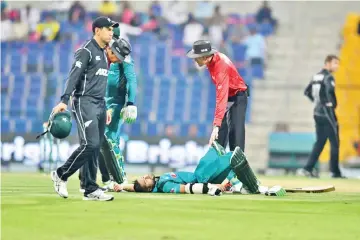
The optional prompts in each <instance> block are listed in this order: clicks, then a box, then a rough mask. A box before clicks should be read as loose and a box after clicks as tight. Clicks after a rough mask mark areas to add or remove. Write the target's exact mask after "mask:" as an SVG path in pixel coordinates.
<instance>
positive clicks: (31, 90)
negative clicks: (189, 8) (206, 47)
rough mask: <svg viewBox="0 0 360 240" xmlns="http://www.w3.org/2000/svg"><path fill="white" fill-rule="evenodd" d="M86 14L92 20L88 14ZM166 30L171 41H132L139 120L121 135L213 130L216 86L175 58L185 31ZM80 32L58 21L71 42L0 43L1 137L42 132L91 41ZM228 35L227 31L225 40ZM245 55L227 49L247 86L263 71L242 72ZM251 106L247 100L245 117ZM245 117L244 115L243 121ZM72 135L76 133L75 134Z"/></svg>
mask: <svg viewBox="0 0 360 240" xmlns="http://www.w3.org/2000/svg"><path fill="white" fill-rule="evenodd" d="M47 14H49V12H48V11H45V12H42V15H41V16H42V18H44V17H45V16H46V15H47ZM88 15H89V16H91V17H95V16H96V14H95V13H92V12H90V13H88ZM230 18H231V19H232V20H231V21H228V22H229V26H228V31H230V30H231V28H232V27H233V25H234V24H237V23H239V22H244V23H246V24H253V22H254V15H253V14H249V15H246V16H240V15H238V14H232V15H231V16H230ZM166 27H167V28H168V32H169V37H170V39H171V41H160V40H158V38H157V37H156V36H155V35H154V34H152V33H148V32H146V33H143V34H142V35H141V36H139V37H136V38H131V39H130V41H131V43H132V46H133V53H132V54H133V57H134V60H135V64H136V70H137V75H138V82H139V86H138V91H139V92H138V97H137V105H138V108H139V120H138V121H137V122H136V123H135V124H133V125H131V126H125V127H124V131H125V132H127V133H129V134H131V135H144V134H146V135H149V136H155V135H159V134H164V126H166V125H173V126H174V128H176V129H177V130H178V132H177V133H178V134H179V135H181V136H186V134H187V132H188V128H189V126H190V125H189V124H195V125H196V126H197V127H198V135H199V136H206V135H208V134H209V131H210V130H211V129H209V126H210V127H211V122H212V120H213V114H214V108H215V97H214V96H215V89H214V86H213V85H212V83H211V81H210V78H209V75H208V73H206V72H200V73H196V70H195V69H194V63H193V61H192V60H189V59H188V58H186V57H185V55H184V54H181V55H179V54H176V51H175V50H177V49H183V45H182V39H183V28H182V27H181V26H174V25H168V26H166ZM83 29H84V28H83V24H81V27H80V26H76V25H71V24H69V23H68V22H66V21H65V22H61V33H62V34H73V38H70V39H67V38H66V39H64V40H62V41H61V42H50V43H33V42H21V41H13V42H1V50H2V51H1V62H2V64H1V78H2V83H1V114H2V122H1V126H2V132H3V133H9V132H15V133H25V132H35V133H38V132H40V131H42V122H43V121H45V120H46V119H47V118H48V114H49V111H51V108H52V107H53V106H54V104H56V103H57V102H58V99H59V98H60V95H61V92H62V90H63V88H64V83H65V81H66V77H67V74H68V72H69V70H70V67H71V63H72V58H73V53H74V50H75V48H76V47H78V46H79V43H81V42H83V41H85V40H86V39H88V38H90V37H91V35H90V34H89V33H88V32H84V30H83ZM259 29H260V32H261V33H262V34H263V35H265V36H268V35H270V34H271V33H272V31H273V30H272V28H271V26H269V25H261V26H259ZM227 34H228V32H225V36H227ZM149 46H151V47H149ZM245 51H246V47H245V46H244V45H241V44H233V45H232V46H231V47H230V52H231V53H230V54H231V55H232V58H233V59H234V62H235V64H236V66H237V67H238V70H239V72H240V74H241V75H242V76H244V77H245V80H246V82H247V84H249V85H250V86H251V82H252V77H254V76H255V77H261V76H263V69H262V68H254V69H249V70H248V69H246V68H245V67H244V60H245ZM183 52H185V51H183ZM250 103H251V98H249V107H248V113H249V111H250V106H251V104H250ZM249 119H250V118H249V114H248V117H247V121H249ZM72 134H76V130H73V131H72Z"/></svg>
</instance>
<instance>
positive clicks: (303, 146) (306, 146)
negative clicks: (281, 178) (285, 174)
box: [268, 132, 316, 170]
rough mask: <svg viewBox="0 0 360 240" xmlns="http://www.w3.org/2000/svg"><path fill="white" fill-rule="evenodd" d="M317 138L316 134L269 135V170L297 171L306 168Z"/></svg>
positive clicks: (276, 133) (277, 133) (275, 133)
mask: <svg viewBox="0 0 360 240" xmlns="http://www.w3.org/2000/svg"><path fill="white" fill-rule="evenodd" d="M315 141H316V137H315V134H314V133H296V132H292V133H279V132H273V133H271V134H269V138H268V146H269V147H268V151H269V160H268V167H269V168H283V169H287V170H296V169H298V168H302V167H304V165H305V164H306V162H307V161H308V157H309V154H310V153H311V150H312V147H313V144H314V142H315Z"/></svg>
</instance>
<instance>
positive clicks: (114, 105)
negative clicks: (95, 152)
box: [100, 28, 137, 189]
mask: <svg viewBox="0 0 360 240" xmlns="http://www.w3.org/2000/svg"><path fill="white" fill-rule="evenodd" d="M119 35H120V32H119V28H115V29H114V37H115V38H118V36H119ZM116 41H118V42H119V43H120V51H118V49H116V47H115V48H113V47H110V48H108V49H107V55H108V58H109V60H110V62H111V65H110V68H109V75H108V84H107V89H106V106H107V109H108V112H110V113H111V117H112V119H111V122H110V124H109V125H108V126H107V127H106V129H105V139H106V140H105V141H104V143H103V146H102V148H101V153H102V154H100V157H103V158H104V161H103V162H105V163H106V166H107V169H108V171H109V172H110V174H111V176H112V179H111V178H110V176H109V174H108V175H106V174H105V173H102V180H103V182H104V184H105V186H106V187H107V188H109V189H112V188H113V187H112V186H113V184H114V182H113V180H114V181H115V182H117V183H127V177H126V173H125V169H124V158H123V156H122V154H121V150H120V148H119V143H120V129H121V125H122V123H123V122H125V123H129V124H131V123H134V122H135V120H136V118H137V108H136V106H135V105H134V104H135V97H136V89H137V81H136V74H135V67H134V61H133V59H132V58H131V56H130V53H131V46H130V44H129V43H128V42H127V41H126V40H124V39H120V40H116ZM100 162H101V161H100ZM111 165H113V166H111Z"/></svg>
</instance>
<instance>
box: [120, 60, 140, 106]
mask: <svg viewBox="0 0 360 240" xmlns="http://www.w3.org/2000/svg"><path fill="white" fill-rule="evenodd" d="M123 66H124V74H125V77H126V80H127V83H126V89H127V94H128V100H127V105H134V103H135V98H136V89H137V80H136V73H135V65H134V60H133V59H132V58H131V57H130V56H127V57H126V58H125V60H124V63H123Z"/></svg>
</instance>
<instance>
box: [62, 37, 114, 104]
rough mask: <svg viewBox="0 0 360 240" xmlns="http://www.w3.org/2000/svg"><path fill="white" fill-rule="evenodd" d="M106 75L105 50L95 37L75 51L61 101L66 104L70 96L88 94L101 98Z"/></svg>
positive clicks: (103, 94) (103, 92)
mask: <svg viewBox="0 0 360 240" xmlns="http://www.w3.org/2000/svg"><path fill="white" fill-rule="evenodd" d="M107 76H108V59H107V57H106V53H105V50H104V49H103V48H101V47H100V46H99V44H98V43H97V42H96V41H95V39H91V40H89V41H87V42H86V43H85V44H84V45H83V46H82V47H81V48H79V49H78V50H77V51H76V52H75V60H74V62H73V64H72V67H71V70H70V74H69V77H68V79H67V81H66V85H65V91H64V94H63V95H62V96H61V101H62V102H63V103H65V104H68V101H69V98H70V96H71V95H72V94H73V96H75V97H80V96H89V97H92V98H94V99H99V100H103V99H104V97H105V92H106V83H107Z"/></svg>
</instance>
